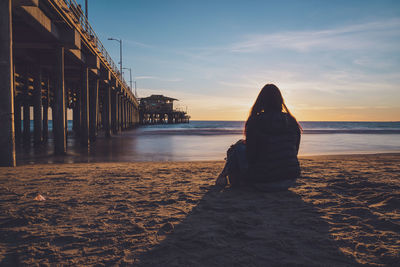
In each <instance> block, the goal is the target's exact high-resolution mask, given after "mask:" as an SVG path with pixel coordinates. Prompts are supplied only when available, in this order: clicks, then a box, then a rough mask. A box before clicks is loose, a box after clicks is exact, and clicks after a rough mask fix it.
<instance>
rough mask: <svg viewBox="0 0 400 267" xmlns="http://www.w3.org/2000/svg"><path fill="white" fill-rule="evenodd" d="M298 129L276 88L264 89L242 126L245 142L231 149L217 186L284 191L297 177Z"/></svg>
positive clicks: (266, 87)
mask: <svg viewBox="0 0 400 267" xmlns="http://www.w3.org/2000/svg"><path fill="white" fill-rule="evenodd" d="M300 134H301V126H300V125H299V123H298V122H297V120H296V118H295V117H294V116H293V115H292V114H291V113H290V111H289V109H288V108H287V107H286V105H285V102H284V101H283V98H282V94H281V92H280V91H279V88H278V87H276V86H275V85H274V84H267V85H265V86H264V87H263V88H262V90H261V92H260V94H259V95H258V97H257V100H256V102H255V103H254V105H253V107H252V109H251V112H250V115H249V117H248V119H247V121H246V125H245V137H246V140H239V141H238V142H237V143H236V144H234V145H232V146H231V147H230V148H229V150H228V152H227V158H226V164H225V167H224V169H223V170H222V172H221V174H220V175H219V176H218V178H217V181H216V184H217V185H219V186H222V187H225V186H226V185H227V183H228V181H229V183H230V184H231V186H234V187H237V186H243V185H250V186H255V187H256V188H257V189H260V190H263V191H280V190H287V189H288V188H289V187H290V186H292V185H294V183H295V181H296V179H297V178H298V177H299V176H300V165H299V161H298V159H297V153H298V151H299V145H300Z"/></svg>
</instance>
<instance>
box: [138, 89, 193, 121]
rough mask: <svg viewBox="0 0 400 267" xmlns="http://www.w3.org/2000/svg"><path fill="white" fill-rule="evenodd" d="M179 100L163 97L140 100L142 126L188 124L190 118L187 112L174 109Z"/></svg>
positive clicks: (155, 96) (157, 96)
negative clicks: (175, 102)
mask: <svg viewBox="0 0 400 267" xmlns="http://www.w3.org/2000/svg"><path fill="white" fill-rule="evenodd" d="M174 101H178V99H175V98H171V97H166V96H163V95H151V96H149V97H144V98H141V99H140V104H139V122H140V124H143V125H145V124H163V123H170V124H171V123H188V122H189V119H190V117H189V116H188V115H187V113H186V112H185V111H180V110H177V109H174Z"/></svg>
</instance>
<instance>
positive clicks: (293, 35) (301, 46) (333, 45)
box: [228, 19, 400, 53]
mask: <svg viewBox="0 0 400 267" xmlns="http://www.w3.org/2000/svg"><path fill="white" fill-rule="evenodd" d="M393 37H395V38H400V19H391V20H386V21H376V22H369V23H364V24H355V25H349V26H343V27H339V28H335V29H326V30H317V31H291V32H279V33H273V34H254V35H248V36H246V37H245V40H244V41H240V42H237V43H234V44H232V45H231V46H230V47H229V48H228V49H229V50H230V51H231V52H239V53H246V52H247V53H248V52H259V51H262V50H266V49H271V48H284V49H290V50H294V51H297V52H307V51H310V50H313V49H321V50H354V49H362V48H364V49H365V48H373V49H398V47H397V45H398V42H393V41H392V42H385V40H387V39H391V38H393Z"/></svg>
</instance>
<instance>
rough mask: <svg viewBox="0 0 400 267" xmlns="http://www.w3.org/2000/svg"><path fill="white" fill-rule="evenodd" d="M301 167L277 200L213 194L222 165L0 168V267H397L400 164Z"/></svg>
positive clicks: (342, 159) (387, 159) (396, 158)
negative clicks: (299, 174)
mask: <svg viewBox="0 0 400 267" xmlns="http://www.w3.org/2000/svg"><path fill="white" fill-rule="evenodd" d="M301 165H302V170H303V177H302V178H301V179H299V180H298V183H297V185H296V187H295V188H293V189H291V190H290V191H288V192H278V193H261V192H255V191H252V190H234V189H230V188H227V189H224V190H218V189H217V188H215V187H214V180H215V178H216V176H217V175H218V173H219V171H220V169H221V168H222V166H223V162H222V161H212V162H159V163H153V162H137V163H92V164H87V163H86V164H84V163H78V164H47V165H25V166H20V167H16V168H0V265H1V266H17V265H29V266H31V265H39V264H43V265H56V264H59V265H98V266H102V265H114V264H116V265H133V264H135V265H138V266H282V265H283V266H357V265H368V266H369V265H371V266H394V265H396V264H398V262H399V261H400V211H399V207H400V190H399V189H400V179H399V178H400V155H399V154H376V155H353V156H352V155H347V156H320V157H303V158H301ZM38 194H40V195H41V196H43V197H44V198H45V200H43V201H39V200H35V198H36V197H37V196H38Z"/></svg>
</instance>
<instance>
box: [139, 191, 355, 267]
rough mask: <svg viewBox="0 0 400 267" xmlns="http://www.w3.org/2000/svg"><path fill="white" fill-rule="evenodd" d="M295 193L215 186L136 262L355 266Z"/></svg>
mask: <svg viewBox="0 0 400 267" xmlns="http://www.w3.org/2000/svg"><path fill="white" fill-rule="evenodd" d="M320 215H321V214H320V213H319V212H318V211H317V210H316V209H315V207H313V206H312V205H311V204H307V203H305V202H304V201H303V200H302V199H301V198H300V196H299V195H297V194H296V193H294V192H291V191H287V192H275V193H262V192H255V191H253V190H250V189H248V190H234V189H227V190H223V191H219V190H218V189H217V188H215V187H211V188H210V190H209V191H208V192H207V193H206V194H205V195H204V197H203V198H202V199H201V201H200V202H199V204H198V205H197V206H196V207H195V208H194V209H193V210H192V211H191V212H190V213H189V214H188V216H187V217H186V218H185V219H184V220H183V221H182V222H181V223H180V224H178V225H176V226H175V228H174V229H168V227H166V229H161V230H160V231H159V233H158V238H159V240H162V241H161V242H160V243H159V244H158V245H157V246H155V247H153V248H152V249H151V250H149V251H147V252H146V253H143V254H141V255H139V256H138V260H139V262H138V265H139V266H322V265H324V266H357V265H358V264H357V262H355V261H354V259H351V258H349V257H347V256H345V255H344V254H343V253H341V252H340V251H339V249H338V248H337V246H336V245H335V243H334V241H333V240H332V238H331V237H330V235H329V226H328V224H327V223H326V222H325V221H324V220H323V219H322V218H321V217H320Z"/></svg>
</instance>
